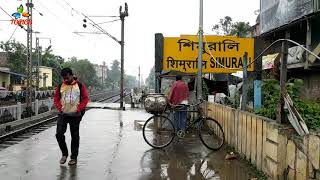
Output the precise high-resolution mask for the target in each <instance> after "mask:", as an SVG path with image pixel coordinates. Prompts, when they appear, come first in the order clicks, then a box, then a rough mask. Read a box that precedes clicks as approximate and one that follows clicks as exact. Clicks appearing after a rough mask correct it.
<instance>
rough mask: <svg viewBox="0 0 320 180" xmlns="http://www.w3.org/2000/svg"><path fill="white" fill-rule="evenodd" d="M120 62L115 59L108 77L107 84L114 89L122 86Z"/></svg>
mask: <svg viewBox="0 0 320 180" xmlns="http://www.w3.org/2000/svg"><path fill="white" fill-rule="evenodd" d="M120 74H121V72H120V62H119V61H118V60H114V61H113V62H112V65H111V69H110V70H109V71H108V78H107V82H106V84H107V85H108V87H111V88H112V89H115V88H116V89H117V88H119V87H120V84H119V82H120Z"/></svg>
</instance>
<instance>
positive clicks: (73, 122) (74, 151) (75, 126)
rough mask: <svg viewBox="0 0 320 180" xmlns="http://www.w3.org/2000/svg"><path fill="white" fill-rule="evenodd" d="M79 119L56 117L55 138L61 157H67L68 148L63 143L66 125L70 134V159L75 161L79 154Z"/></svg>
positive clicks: (64, 142) (65, 116) (64, 116)
mask: <svg viewBox="0 0 320 180" xmlns="http://www.w3.org/2000/svg"><path fill="white" fill-rule="evenodd" d="M80 121H81V117H80V116H79V117H77V116H67V115H62V114H59V115H58V122H57V132H56V138H57V141H58V144H59V147H60V150H61V152H62V155H63V156H68V148H67V144H66V141H65V136H64V134H65V132H66V131H67V124H68V123H69V126H70V133H71V159H77V157H78V152H79V141H80V136H79V126H80Z"/></svg>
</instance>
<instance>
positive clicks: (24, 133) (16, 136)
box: [0, 91, 129, 151]
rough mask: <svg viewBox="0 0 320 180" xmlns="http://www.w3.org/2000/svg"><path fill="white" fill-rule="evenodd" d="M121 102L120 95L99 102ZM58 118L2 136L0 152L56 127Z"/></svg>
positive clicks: (54, 116)
mask: <svg viewBox="0 0 320 180" xmlns="http://www.w3.org/2000/svg"><path fill="white" fill-rule="evenodd" d="M99 94H102V93H99ZM124 95H125V97H126V96H128V95H129V93H128V92H126V91H125V93H124ZM119 100H120V95H119V93H117V94H112V95H110V96H109V97H107V98H103V99H100V100H98V101H97V102H105V103H116V102H118V101H119ZM57 118H58V116H57V115H52V116H51V117H45V118H42V119H40V121H39V122H37V123H34V124H31V125H28V126H26V127H23V128H21V129H18V130H14V131H11V132H8V133H6V134H4V135H1V136H0V151H1V150H3V149H5V148H7V147H10V146H12V145H14V144H17V143H19V142H20V141H23V140H25V139H28V138H30V137H31V136H33V135H35V134H38V133H40V132H42V131H44V130H46V129H48V128H50V127H52V126H55V125H56V120H57Z"/></svg>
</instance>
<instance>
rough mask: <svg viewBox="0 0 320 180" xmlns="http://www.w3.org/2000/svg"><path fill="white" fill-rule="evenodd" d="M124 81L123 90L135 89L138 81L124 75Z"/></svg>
mask: <svg viewBox="0 0 320 180" xmlns="http://www.w3.org/2000/svg"><path fill="white" fill-rule="evenodd" d="M124 81H125V82H124V85H125V88H129V89H132V88H134V87H137V84H138V80H137V79H136V77H135V76H131V75H125V76H124Z"/></svg>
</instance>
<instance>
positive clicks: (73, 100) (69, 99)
mask: <svg viewBox="0 0 320 180" xmlns="http://www.w3.org/2000/svg"><path fill="white" fill-rule="evenodd" d="M61 76H62V77H63V83H62V84H60V85H59V86H58V87H57V88H56V91H55V95H54V105H55V107H56V108H57V109H58V111H59V118H58V122H57V132H56V138H57V141H58V144H59V147H60V150H61V152H62V158H61V159H60V164H64V163H65V162H66V161H67V157H68V148H67V144H66V141H65V136H64V134H65V132H66V130H67V124H68V123H69V126H70V133H71V157H70V161H69V163H68V164H69V165H75V164H77V157H78V152H79V140H80V136H79V126H80V121H81V119H82V116H83V115H84V112H85V108H86V106H87V104H88V101H89V97H88V91H87V88H86V86H85V85H84V84H82V83H80V82H79V81H78V80H76V79H75V78H74V77H73V73H72V70H71V69H70V68H63V69H62V70H61Z"/></svg>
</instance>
